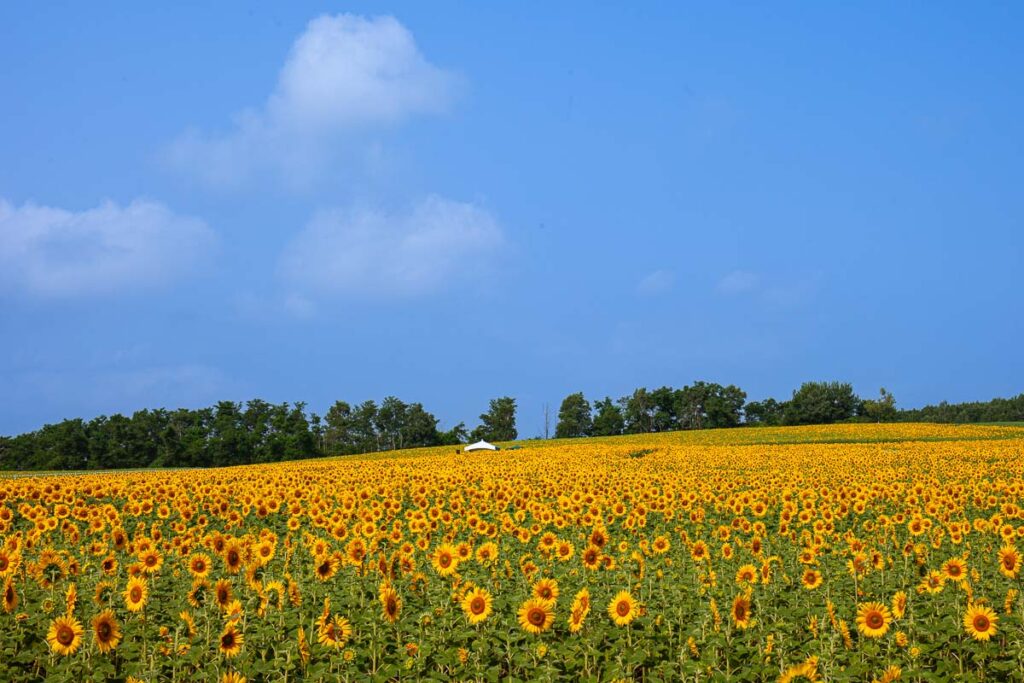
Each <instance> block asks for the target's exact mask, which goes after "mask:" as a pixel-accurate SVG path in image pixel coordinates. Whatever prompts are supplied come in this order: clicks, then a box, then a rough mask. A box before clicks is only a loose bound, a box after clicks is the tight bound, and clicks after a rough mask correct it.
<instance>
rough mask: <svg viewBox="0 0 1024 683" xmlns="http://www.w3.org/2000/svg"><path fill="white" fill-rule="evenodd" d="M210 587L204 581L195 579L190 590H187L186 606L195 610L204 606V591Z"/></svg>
mask: <svg viewBox="0 0 1024 683" xmlns="http://www.w3.org/2000/svg"><path fill="white" fill-rule="evenodd" d="M209 587H210V584H209V582H207V580H206V579H196V580H195V581H193V582H192V588H191V589H190V590H189V592H188V595H186V596H185V599H186V600H188V604H190V605H192V606H193V607H195V608H199V607H202V606H203V605H205V604H206V589H207V588H209Z"/></svg>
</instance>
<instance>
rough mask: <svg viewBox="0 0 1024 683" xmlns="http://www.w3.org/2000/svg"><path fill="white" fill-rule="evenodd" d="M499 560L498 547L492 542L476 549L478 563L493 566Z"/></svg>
mask: <svg viewBox="0 0 1024 683" xmlns="http://www.w3.org/2000/svg"><path fill="white" fill-rule="evenodd" d="M497 559H498V546H497V545H496V544H494V543H493V542H491V541H488V542H487V543H484V544H483V545H481V546H480V547H479V548H477V549H476V561H477V562H479V563H480V564H483V565H488V564H492V563H493V562H494V561H495V560H497Z"/></svg>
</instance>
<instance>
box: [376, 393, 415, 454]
mask: <svg viewBox="0 0 1024 683" xmlns="http://www.w3.org/2000/svg"><path fill="white" fill-rule="evenodd" d="M408 409H409V408H408V406H406V405H405V403H403V402H402V401H400V400H399V399H397V398H395V397H394V396H388V397H387V398H385V399H384V400H383V401H381V404H380V408H379V409H378V410H377V417H376V420H375V421H374V426H375V427H376V428H377V434H378V435H379V436H380V439H381V442H382V444H383V445H384V448H386V449H388V450H392V451H393V450H396V449H399V448H402V447H403V446H404V444H403V440H402V436H403V432H402V426H403V425H404V424H405V418H406V411H407V410H408Z"/></svg>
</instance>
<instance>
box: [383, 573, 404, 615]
mask: <svg viewBox="0 0 1024 683" xmlns="http://www.w3.org/2000/svg"><path fill="white" fill-rule="evenodd" d="M380 606H381V611H382V614H383V616H384V620H385V621H387V622H388V623H390V624H393V623H395V622H396V621H398V615H399V614H400V613H401V612H402V598H401V597H400V596H399V595H398V591H396V590H395V589H394V587H393V586H392V585H391V584H390V583H386V582H385V583H384V584H382V585H381V587H380Z"/></svg>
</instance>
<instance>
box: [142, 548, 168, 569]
mask: <svg viewBox="0 0 1024 683" xmlns="http://www.w3.org/2000/svg"><path fill="white" fill-rule="evenodd" d="M139 562H140V563H142V571H143V572H145V573H146V574H153V573H155V572H157V571H159V570H160V567H162V566H163V565H164V558H163V556H162V555H161V554H160V553H158V552H157V551H155V550H152V549H150V550H145V551H143V552H141V553H139Z"/></svg>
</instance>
